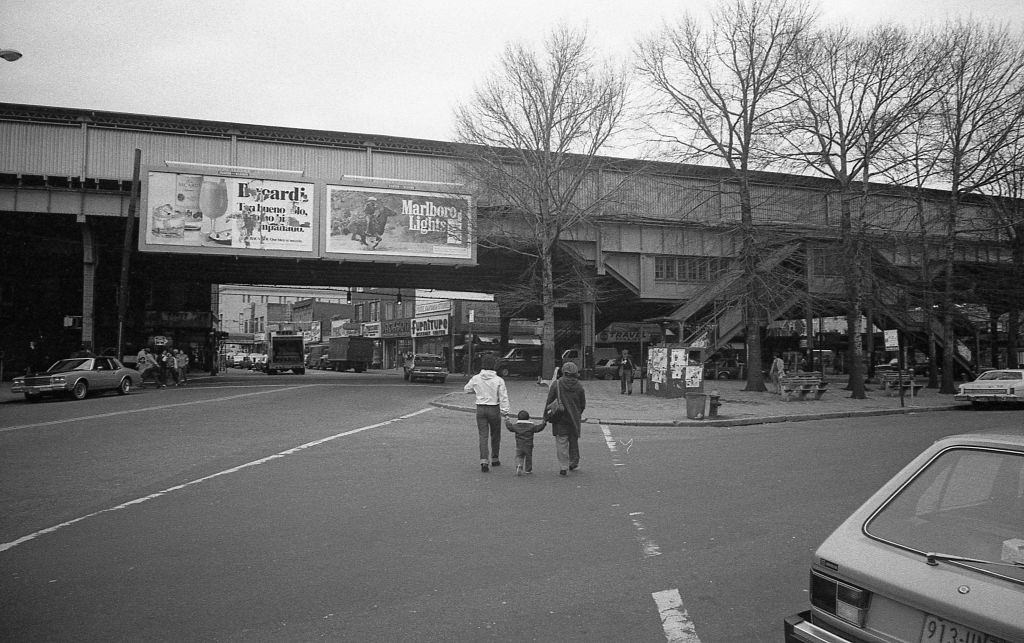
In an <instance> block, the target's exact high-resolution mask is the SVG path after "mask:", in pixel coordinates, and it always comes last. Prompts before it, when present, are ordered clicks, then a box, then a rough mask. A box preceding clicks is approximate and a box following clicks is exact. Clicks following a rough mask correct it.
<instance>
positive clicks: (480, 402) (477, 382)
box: [462, 355, 510, 473]
mask: <svg viewBox="0 0 1024 643" xmlns="http://www.w3.org/2000/svg"><path fill="white" fill-rule="evenodd" d="M496 365H497V363H496V360H495V358H494V356H493V355H485V356H484V358H483V360H481V362H480V366H481V368H480V372H479V373H477V374H476V375H474V376H473V377H471V378H470V379H469V381H468V382H466V385H465V386H464V387H462V388H463V390H464V391H465V392H466V393H475V394H476V428H477V431H478V432H479V434H480V471H482V472H484V473H487V472H488V471H490V467H497V466H499V465H501V460H499V459H498V451H499V450H500V449H501V418H502V416H507V415H508V414H509V413H510V410H509V408H510V407H509V402H508V390H507V389H506V388H505V380H503V379H502V378H501V377H499V376H498V374H497V373H495V372H494V367H495V366H496ZM488 438H489V440H488ZM488 441H489V442H490V451H489V452H488V448H487V447H488Z"/></svg>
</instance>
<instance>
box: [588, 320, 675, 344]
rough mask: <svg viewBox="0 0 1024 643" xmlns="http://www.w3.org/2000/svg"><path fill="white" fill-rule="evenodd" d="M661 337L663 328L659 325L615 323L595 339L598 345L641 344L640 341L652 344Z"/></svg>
mask: <svg viewBox="0 0 1024 643" xmlns="http://www.w3.org/2000/svg"><path fill="white" fill-rule="evenodd" d="M660 336H661V327H660V326H658V325H657V324H635V323H627V322H614V323H611V324H608V326H606V327H605V329H604V330H602V331H601V332H600V333H598V334H597V336H596V337H595V338H594V343H596V344H627V343H628V344H639V343H640V341H641V340H642V341H644V342H650V341H654V340H657V339H658V338H659V337H660Z"/></svg>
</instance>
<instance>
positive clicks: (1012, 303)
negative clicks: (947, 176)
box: [986, 121, 1024, 368]
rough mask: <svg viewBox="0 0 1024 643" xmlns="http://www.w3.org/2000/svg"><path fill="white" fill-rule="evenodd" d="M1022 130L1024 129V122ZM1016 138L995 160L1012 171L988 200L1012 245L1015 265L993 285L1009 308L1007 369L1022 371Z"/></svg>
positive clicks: (1023, 252)
mask: <svg viewBox="0 0 1024 643" xmlns="http://www.w3.org/2000/svg"><path fill="white" fill-rule="evenodd" d="M1019 127H1020V128H1022V129H1024V121H1022V122H1021V123H1020V125H1019ZM1013 138H1014V139H1015V140H1016V143H1015V144H1014V145H1012V146H1009V147H1007V149H1006V150H1004V152H1003V153H1002V154H1000V155H999V156H998V157H997V159H996V161H995V163H996V165H997V166H1001V167H1006V168H1008V169H1009V171H1008V172H1006V173H1004V174H1003V175H1002V176H1001V177H1000V179H999V180H998V181H996V183H995V184H994V185H993V187H992V188H991V189H990V190H989V191H988V192H989V193H990V194H988V195H987V196H986V201H987V202H988V212H989V214H990V215H991V217H992V223H993V225H995V226H996V227H997V228H999V229H1000V230H1001V231H1002V232H1003V234H1005V236H1006V238H1007V239H1008V240H1009V243H1010V258H1011V262H1012V263H1011V265H1010V268H1009V270H1007V271H1002V270H1001V271H1000V275H999V278H998V279H997V280H996V283H995V284H993V286H994V289H995V290H997V292H998V295H997V301H999V302H1000V303H1002V304H1003V305H1004V306H1005V309H1006V317H1007V318H1006V364H1007V367H1008V368H1019V367H1020V364H1019V362H1018V360H1017V347H1018V346H1019V342H1020V322H1021V309H1022V308H1024V293H1022V292H1021V289H1020V284H1021V283H1024V134H1021V133H1019V132H1018V133H1017V134H1015V135H1014V137H1013ZM1014 159H1016V160H1014Z"/></svg>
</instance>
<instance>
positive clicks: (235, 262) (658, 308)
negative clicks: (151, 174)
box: [0, 103, 1011, 351]
mask: <svg viewBox="0 0 1024 643" xmlns="http://www.w3.org/2000/svg"><path fill="white" fill-rule="evenodd" d="M135 149H140V150H142V153H143V163H144V164H157V163H160V162H165V161H177V162H183V163H194V164H203V165H221V166H232V167H249V168H273V169H278V170H288V171H297V172H303V173H305V174H307V175H308V176H316V177H324V178H330V179H339V178H340V177H343V176H356V177H369V178H371V179H373V180H377V181H380V182H383V183H387V181H388V180H391V181H394V182H395V183H403V182H412V183H417V182H418V183H423V184H431V183H436V184H458V183H461V182H462V180H461V177H460V176H459V175H458V169H457V163H456V160H457V159H458V152H459V150H458V146H456V145H454V144H452V143H448V142H441V141H430V140H421V139H407V138H399V137H389V136H378V135H372V134H357V133H344V132H329V131H318V130H304V129H295V128H281V127H271V126H261V125H248V124H239V123H228V122H215V121H201V120H193V119H182V118H174V117H164V116H149V115H142V114H122V113H113V112H100V111H92V110H83V109H70V108H54V107H44V106H33V105H17V104H6V103H0V216H3V217H4V220H5V225H4V226H3V228H2V229H3V235H4V239H3V243H4V247H5V259H4V264H5V265H4V266H3V268H4V274H3V277H2V279H3V284H2V287H3V292H4V298H3V301H2V305H3V308H0V315H2V319H0V327H2V328H3V330H4V336H5V337H8V338H13V339H12V340H11V341H14V342H16V343H21V342H22V340H23V339H25V338H27V337H28V336H29V335H32V334H34V333H35V332H36V330H37V329H39V328H43V327H47V326H49V325H52V324H53V319H54V318H58V319H59V318H62V317H67V316H73V317H80V319H81V329H80V332H81V336H82V338H83V339H85V338H89V339H90V341H91V342H92V343H93V344H94V345H96V346H100V345H109V344H110V340H109V333H110V329H111V328H112V327H113V326H114V325H115V324H116V320H115V319H113V318H112V312H116V305H115V302H116V295H117V287H118V279H117V275H118V272H119V270H120V263H121V257H122V248H123V238H124V228H125V222H126V220H127V215H128V212H129V201H130V192H131V177H132V170H133V167H132V162H133V152H134V150H135ZM619 165H620V167H621V169H620V170H619V171H617V172H616V171H608V172H606V173H605V175H604V176H598V177H597V179H596V180H595V181H594V182H593V187H592V190H593V193H591V194H589V195H588V194H584V195H583V196H582V197H581V198H584V199H586V198H594V196H595V195H596V194H598V193H600V192H601V190H602V185H611V184H613V183H615V184H617V185H619V187H621V188H622V189H621V190H619V194H617V196H616V198H615V199H614V200H612V201H609V203H608V205H606V206H605V207H604V209H603V212H602V214H601V215H600V216H598V217H597V218H595V219H594V220H593V221H592V222H590V223H588V224H587V225H582V226H579V227H577V228H575V229H572V230H569V231H568V232H567V233H566V234H565V235H564V236H563V238H562V241H561V250H562V251H564V252H562V260H563V261H566V262H574V263H576V264H577V265H578V266H582V267H583V268H584V269H585V270H586V271H587V272H589V273H590V274H591V275H592V276H594V277H595V278H596V279H597V280H599V281H601V282H603V283H604V284H606V286H607V288H609V289H610V290H612V291H613V292H614V297H613V299H612V300H608V301H604V302H601V303H599V304H598V305H597V307H596V308H597V309H596V312H593V313H592V314H591V315H589V316H588V315H582V317H583V319H584V322H583V323H584V325H587V324H589V325H591V326H593V325H601V324H603V323H605V322H607V321H627V320H631V321H639V320H640V319H643V318H645V317H651V316H656V315H668V316H670V317H674V318H677V319H678V320H679V321H680V322H681V323H683V324H684V325H685V327H686V328H688V329H690V331H691V332H693V331H696V330H698V329H701V328H708V327H709V326H710V325H711V322H712V321H713V322H714V332H713V337H714V341H715V342H716V343H717V344H718V345H722V343H724V342H729V341H730V340H731V339H734V338H735V337H736V336H737V333H738V329H739V328H741V324H738V323H737V320H736V315H737V311H736V309H735V298H734V297H732V296H731V295H730V293H731V292H732V291H733V290H734V289H735V288H736V287H737V282H736V279H737V276H736V270H735V263H736V258H737V257H738V256H739V253H740V236H739V233H738V224H739V202H738V198H737V191H736V188H735V185H734V184H733V183H732V182H731V180H730V176H729V174H728V172H726V171H725V170H723V169H721V168H713V167H702V166H687V165H678V164H670V163H654V162H651V163H648V162H639V161H629V160H622V162H621V163H620V164H619ZM616 174H617V175H618V176H615V175H616ZM878 188H879V190H878V193H877V194H876V195H873V197H872V198H873V200H876V201H877V204H876V206H875V210H876V211H877V212H876V213H875V214H876V216H875V221H874V224H873V225H874V227H873V230H874V233H873V237H872V238H873V240H874V243H873V246H874V251H875V253H876V254H877V255H878V256H879V257H882V258H884V259H885V261H886V262H888V264H891V265H892V266H894V267H896V268H898V269H900V270H903V271H912V270H916V269H917V266H918V265H919V263H920V251H919V250H918V249H917V248H918V245H917V242H916V241H915V235H917V234H918V233H917V232H916V231H915V229H914V226H916V225H917V223H916V218H915V216H916V215H913V213H914V212H915V211H916V210H915V208H916V207H917V204H916V203H915V201H914V199H913V198H911V195H907V194H901V193H900V192H899V191H898V190H896V189H894V188H891V187H888V186H878ZM754 192H755V194H754V200H755V209H754V222H755V225H756V226H757V227H758V231H759V236H760V237H762V238H763V239H771V240H772V241H773V244H774V248H775V249H773V250H770V251H769V252H768V253H767V258H766V259H764V261H765V262H768V263H771V262H777V263H778V264H781V263H783V262H786V263H788V265H789V269H790V270H791V271H792V273H793V274H794V275H798V281H799V280H802V283H801V284H800V285H802V286H803V287H804V289H805V290H806V291H807V292H808V293H810V294H813V295H820V296H821V297H822V300H824V299H826V298H827V295H829V294H830V293H831V294H832V295H834V294H835V292H836V283H837V277H838V275H837V274H836V272H835V266H834V262H832V261H831V259H832V258H834V256H835V254H836V250H835V248H836V243H837V239H838V221H839V202H838V197H837V195H836V193H835V192H834V190H833V188H832V185H831V184H830V183H829V182H827V181H824V180H819V179H813V178H808V177H802V176H794V175H786V174H774V173H761V174H759V175H758V177H757V181H756V183H755V186H754ZM947 198H948V194H946V193H943V192H941V191H928V193H927V207H926V212H927V213H928V216H927V217H926V227H928V226H930V227H931V229H930V230H929V234H930V237H929V239H930V241H929V243H930V244H932V245H933V247H934V249H933V251H932V253H931V256H933V257H936V256H939V253H938V249H939V248H940V244H941V227H940V226H939V225H938V224H939V221H941V211H940V208H941V206H942V204H943V203H944V202H945V200H946V199H947ZM496 205H500V204H491V203H487V202H486V201H480V203H479V208H478V212H479V216H480V226H481V229H482V230H486V229H487V228H488V227H492V226H491V222H492V221H494V220H496V215H495V214H494V212H492V210H491V209H490V206H496ZM966 207H967V208H970V209H972V211H977V212H976V214H977V215H978V216H981V214H982V212H981V211H982V210H983V209H984V204H983V203H980V202H979V203H973V204H972V203H968V204H966ZM972 216H974V215H973V214H972ZM965 218H969V217H965ZM135 229H136V230H138V227H137V226H136V227H135ZM769 245H771V244H769ZM957 252H958V268H957V270H960V269H961V268H963V269H964V270H965V271H966V270H973V269H975V268H978V267H981V268H984V269H987V270H997V271H998V270H1002V269H1004V268H1005V267H1007V266H1009V264H1010V258H1011V248H1010V245H1009V243H1008V239H1007V237H1006V235H1004V234H1002V232H1001V231H1000V230H998V229H990V230H988V231H985V232H973V233H969V234H968V233H967V231H965V234H964V235H962V236H961V238H960V239H959V242H958V247H957ZM130 265H131V285H130V291H131V293H132V298H131V302H132V311H131V313H132V314H130V316H129V317H130V318H131V319H133V320H134V322H135V325H136V326H141V325H142V320H144V319H145V318H146V316H147V315H148V314H150V312H152V311H160V310H163V311H175V310H208V309H209V308H210V303H209V300H210V290H211V287H212V285H213V284H218V283H268V284H287V285H306V286H375V287H383V288H389V287H391V288H417V287H419V288H436V289H444V290H479V291H484V292H497V291H499V290H500V289H501V287H502V285H503V284H505V283H508V282H509V281H510V280H512V279H515V278H517V277H518V276H519V275H520V274H521V273H522V271H523V270H524V268H525V265H524V264H523V263H522V262H521V260H519V259H517V258H516V256H515V255H514V254H510V253H502V252H498V251H496V250H491V249H488V248H486V247H481V249H480V251H479V252H478V255H477V263H476V265H475V266H459V267H455V266H450V265H430V264H424V263H419V264H405V263H403V262H400V261H381V262H367V261H333V260H323V259H318V260H310V259H282V258H269V257H268V258H262V257H259V258H257V257H251V256H234V257H231V256H207V255H202V254H192V255H180V254H179V255H174V254H161V253H158V252H140V251H138V250H137V249H135V248H134V247H133V249H132V251H131V254H130ZM766 268H767V266H766ZM891 287H892V288H896V289H897V290H899V291H900V293H904V294H909V296H902V298H901V297H900V296H897V297H895V300H896V301H897V302H898V301H903V302H910V301H911V300H912V299H913V293H912V292H910V291H909V290H908V289H910V290H912V288H913V286H912V285H908V284H906V283H892V284H891ZM794 292H796V290H794ZM41 293H42V294H44V295H45V296H44V297H42V298H41V297H40V296H39V295H40V294H41ZM889 294H890V295H891V294H892V293H889ZM898 294H899V293H898ZM888 299H890V300H892V299H894V298H893V297H891V296H890V297H888ZM44 300H45V301H44ZM800 303H801V302H800V298H799V297H797V296H796V295H793V296H784V297H780V298H779V301H777V302H775V303H773V305H772V306H771V308H772V312H771V314H770V315H771V316H784V315H787V314H792V312H793V310H794V309H795V307H799V305H800ZM978 303H980V304H983V305H989V306H995V305H996V304H998V303H999V302H997V301H979V302H978ZM893 305H894V306H898V305H899V304H893ZM204 307H205V308H204ZM836 308H837V309H838V308H839V307H838V306H837V307H836ZM209 312H210V313H211V316H213V315H215V314H216V311H213V310H209ZM890 319H891V320H892V323H903V324H906V325H908V326H909V325H911V323H912V320H908V319H903V320H902V321H901V318H900V317H899V316H898V315H892V316H891V317H890ZM593 330H594V329H593V328H592V327H591V328H590V329H589V331H586V332H584V336H587V332H589V333H590V336H592V334H593ZM6 348H7V349H8V350H9V351H10V350H11V349H12V348H13V347H6Z"/></svg>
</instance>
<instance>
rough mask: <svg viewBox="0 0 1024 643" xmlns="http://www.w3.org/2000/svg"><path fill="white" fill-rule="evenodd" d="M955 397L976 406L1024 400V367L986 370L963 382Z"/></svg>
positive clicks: (959, 400)
mask: <svg viewBox="0 0 1024 643" xmlns="http://www.w3.org/2000/svg"><path fill="white" fill-rule="evenodd" d="M953 399H954V400H956V401H958V402H970V403H971V404H972V405H974V406H976V407H977V406H981V405H982V404H991V403H993V402H1024V369H1020V368H1002V369H996V370H991V371H985V372H984V373H982V374H981V375H979V376H978V379H976V380H974V381H973V382H965V383H963V384H961V385H960V390H959V391H958V392H957V394H956V395H954V396H953Z"/></svg>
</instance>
